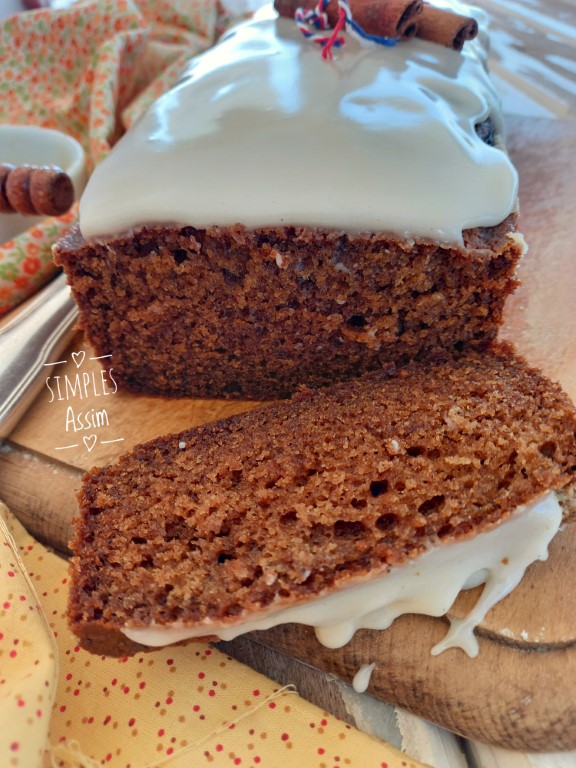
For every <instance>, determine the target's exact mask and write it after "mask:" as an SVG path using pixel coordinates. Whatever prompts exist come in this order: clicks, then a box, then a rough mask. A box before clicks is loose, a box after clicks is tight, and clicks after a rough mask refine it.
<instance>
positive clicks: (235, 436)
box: [69, 348, 576, 655]
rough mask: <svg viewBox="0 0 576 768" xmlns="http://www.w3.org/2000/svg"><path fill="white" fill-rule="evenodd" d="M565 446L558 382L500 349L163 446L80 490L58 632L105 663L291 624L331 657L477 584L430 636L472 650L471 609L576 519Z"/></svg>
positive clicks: (573, 467) (574, 455)
mask: <svg viewBox="0 0 576 768" xmlns="http://www.w3.org/2000/svg"><path fill="white" fill-rule="evenodd" d="M575 432H576V415H575V411H574V408H573V406H572V404H571V403H570V401H569V399H568V398H567V397H566V395H565V394H564V393H563V392H562V391H561V390H560V388H559V387H558V386H557V385H555V384H552V383H551V382H549V381H548V380H547V379H546V378H544V377H543V376H542V375H541V374H540V373H539V372H538V371H536V370H534V369H531V368H530V367H529V366H528V365H526V363H524V362H523V361H522V360H521V359H519V358H517V357H516V356H514V355H513V354H511V353H510V351H509V350H507V349H506V348H499V349H496V350H490V351H486V352H484V353H482V354H479V353H471V354H467V355H463V356H460V357H459V358H458V359H456V360H444V361H426V362H422V363H411V364H409V365H408V366H407V367H405V368H403V369H400V370H398V371H394V370H388V371H384V370H382V371H379V372H372V373H369V374H366V375H365V376H363V377H361V378H359V379H355V380H353V381H351V382H342V383H339V384H337V385H335V386H333V387H329V388H326V389H323V390H319V391H312V390H309V389H302V390H301V391H299V392H298V393H297V394H296V395H295V396H294V397H293V398H292V399H291V400H288V401H281V402H279V403H276V404H272V405H269V406H266V407H261V408H259V409H257V410H255V411H251V412H248V413H243V414H240V415H237V416H233V417H231V418H228V419H225V420H222V421H219V422H215V423H212V424H208V425H206V426H202V427H198V428H194V429H190V430H187V431H185V432H182V433H180V434H176V435H168V436H165V437H161V438H159V439H157V440H154V441H152V442H149V443H147V444H145V445H141V446H138V447H137V448H135V449H134V450H133V451H132V452H131V453H128V454H126V455H124V456H123V457H121V458H120V459H119V461H118V462H117V463H116V464H114V465H111V466H109V467H106V468H103V469H93V470H92V471H90V472H89V473H88V474H87V475H86V476H85V479H84V484H83V489H82V491H81V493H80V496H79V499H80V509H81V518H80V519H79V520H78V521H77V531H76V536H75V540H74V542H73V552H74V555H73V558H72V561H71V589H70V603H69V619H70V622H71V626H72V628H73V630H74V632H75V633H76V634H77V635H78V636H79V638H80V641H81V643H82V644H83V645H84V646H85V647H86V648H88V649H91V650H93V651H94V652H97V653H108V654H113V655H114V654H122V655H123V654H128V653H132V652H134V651H135V650H137V649H139V648H141V647H142V646H143V645H158V644H166V643H170V642H174V641H177V640H181V639H185V638H194V637H221V638H223V639H230V638H231V637H234V636H235V635H237V634H240V633H242V632H246V631H249V630H252V629H262V628H266V627H269V626H272V625H274V624H276V623H284V622H290V621H297V622H301V623H307V624H310V625H312V626H315V627H316V632H317V635H318V637H319V639H320V640H321V641H322V642H323V643H325V644H326V645H330V646H337V645H342V644H344V643H345V642H347V641H348V640H349V639H350V638H351V637H352V635H353V634H354V631H355V630H356V629H358V628H373V629H383V628H385V627H387V626H388V625H389V624H390V623H391V622H392V621H393V619H394V618H395V617H396V616H397V615H399V613H402V612H420V613H428V614H430V615H442V614H443V613H445V612H446V611H447V610H448V608H449V607H450V605H451V602H452V600H453V599H454V597H455V595H456V594H457V592H458V591H459V590H460V589H461V588H463V587H468V586H471V584H472V583H476V584H477V583H479V581H478V580H477V581H475V582H472V581H471V578H472V577H474V576H475V575H476V578H478V574H481V577H480V579H479V580H480V581H482V579H485V580H486V586H485V588H484V591H483V593H482V598H481V599H480V601H479V604H478V605H477V606H476V608H475V611H476V613H475V615H474V616H473V617H472V616H471V617H470V618H469V620H467V621H465V622H464V623H463V625H462V626H460V627H459V628H455V629H454V631H452V630H451V632H452V634H451V635H449V637H448V638H447V639H446V641H445V645H462V646H463V647H464V648H465V649H466V650H467V651H468V652H469V653H470V654H471V655H474V652H475V647H474V638H473V633H472V630H473V627H474V624H475V623H477V622H478V621H480V620H481V618H482V615H483V614H482V611H480V609H481V608H482V610H483V612H485V611H486V610H488V609H489V608H490V607H491V605H493V604H494V602H496V601H497V600H499V599H500V598H501V597H502V596H503V595H504V594H507V593H508V592H509V591H510V590H511V589H513V587H514V586H515V585H516V583H517V582H518V581H519V579H520V578H521V576H522V574H523V572H524V569H525V568H526V567H527V565H528V564H529V563H530V562H532V561H533V560H535V559H543V558H545V557H546V547H547V544H548V543H549V541H550V540H551V538H552V537H553V536H554V534H555V532H556V531H557V530H558V527H559V525H560V523H561V522H562V519H564V520H569V519H571V518H572V517H573V516H574V513H575V511H576V509H575V503H574V479H575V472H576V437H575ZM560 505H561V506H560ZM561 507H562V508H561ZM463 548H464V549H463ZM398 590H400V592H401V596H402V599H401V600H400V598H399V597H398V594H400V593H398ZM396 598H397V599H396ZM478 611H480V615H478ZM437 650H441V648H439V649H437Z"/></svg>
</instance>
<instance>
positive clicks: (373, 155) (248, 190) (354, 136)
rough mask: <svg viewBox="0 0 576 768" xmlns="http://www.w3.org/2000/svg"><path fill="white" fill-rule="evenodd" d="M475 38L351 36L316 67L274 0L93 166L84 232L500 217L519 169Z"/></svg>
mask: <svg viewBox="0 0 576 768" xmlns="http://www.w3.org/2000/svg"><path fill="white" fill-rule="evenodd" d="M484 37H485V35H480V36H479V38H478V39H477V40H474V41H473V42H472V43H471V44H467V45H466V46H465V48H464V51H463V52H462V53H457V52H455V51H452V50H450V49H448V48H444V47H443V46H439V45H434V44H431V43H427V42H424V41H420V40H413V41H410V42H409V43H404V44H402V45H398V46H396V47H395V48H389V49H386V50H383V49H382V48H381V47H380V46H373V47H368V48H366V47H362V46H361V45H360V44H359V43H357V42H356V41H354V40H353V39H349V40H348V41H347V44H346V46H345V47H344V48H343V49H341V50H340V51H338V52H336V55H335V59H334V61H333V62H326V61H324V60H323V59H322V57H321V56H320V55H319V53H318V50H317V47H316V46H314V45H310V44H309V43H307V42H306V41H305V40H304V39H303V38H302V36H301V33H300V32H299V31H298V29H297V28H296V25H295V24H294V23H293V22H292V21H291V20H289V19H277V18H276V14H275V12H274V11H273V10H272V9H271V8H266V9H263V10H262V11H261V12H260V13H259V14H258V15H257V16H256V18H255V19H254V20H252V21H250V22H247V23H244V24H241V25H239V26H238V27H236V28H235V29H234V30H232V31H230V32H229V33H228V34H226V35H225V36H224V37H223V38H222V40H221V41H220V42H219V44H217V45H216V46H215V47H214V48H212V49H210V50H209V51H207V52H206V53H204V54H202V55H201V56H198V57H196V58H195V59H193V60H192V61H191V62H190V64H189V67H188V69H187V71H186V73H185V75H184V77H183V78H182V80H181V81H180V83H179V84H178V85H177V86H176V87H175V88H174V89H172V90H171V91H169V92H168V93H167V94H165V95H164V96H163V97H161V98H160V99H159V100H158V101H157V102H156V103H155V104H154V105H153V106H152V108H151V109H150V110H149V111H148V112H147V113H146V115H144V116H143V117H142V118H141V119H140V120H139V121H138V122H137V123H136V124H135V125H134V126H133V127H132V128H131V130H130V131H129V132H128V134H127V135H126V136H125V137H124V138H123V139H121V140H120V142H119V143H118V144H117V145H116V147H115V148H114V150H113V151H112V152H111V153H110V155H109V156H108V157H107V158H106V159H105V160H104V162H103V163H101V164H100V165H99V166H98V167H97V168H96V170H95V172H94V173H93V175H92V178H91V179H90V182H89V184H88V187H87V190H86V191H85V193H84V195H83V197H82V200H81V205H80V228H81V231H82V234H83V235H84V237H85V238H90V237H104V236H108V235H111V234H114V233H116V234H117V233H119V232H125V231H130V230H132V229H133V228H135V227H138V226H140V225H144V224H151V223H157V224H167V225H172V224H174V223H175V222H178V223H181V224H189V225H192V226H196V227H204V226H211V225H221V226H228V225H234V224H237V223H241V224H244V225H246V226H247V227H260V226H284V225H295V226H312V227H326V228H333V229H337V230H344V231H348V232H388V233H392V234H395V235H397V236H399V237H403V238H413V237H418V238H424V239H432V240H434V241H436V242H446V243H460V242H461V241H462V230H463V229H466V228H468V227H477V226H491V225H495V224H498V223H500V222H501V221H503V220H504V219H505V218H506V216H507V215H508V214H509V213H511V211H512V210H513V209H514V207H515V202H516V191H517V175H516V172H515V170H514V168H513V166H512V164H511V163H510V160H509V159H508V157H507V155H506V154H505V152H503V151H502V150H501V149H499V148H496V147H491V146H487V145H486V144H485V143H484V142H482V141H481V140H480V138H479V137H478V136H477V135H476V132H475V127H474V126H475V124H477V123H478V122H481V121H482V120H484V119H486V118H487V117H488V116H490V117H491V118H492V119H493V120H494V121H495V123H496V127H497V130H498V131H500V129H501V124H500V111H499V110H500V107H499V100H498V97H497V95H496V93H495V91H494V89H493V86H492V84H491V83H490V81H489V78H488V75H487V73H486V69H485V50H484V48H483V46H482V42H481V40H483V39H484Z"/></svg>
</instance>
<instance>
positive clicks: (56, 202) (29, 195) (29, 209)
mask: <svg viewBox="0 0 576 768" xmlns="http://www.w3.org/2000/svg"><path fill="white" fill-rule="evenodd" d="M73 202H74V187H73V185H72V180H71V179H70V177H69V176H68V174H67V173H64V171H63V170H62V169H61V168H58V167H57V166H34V165H21V166H14V165H11V164H10V163H3V164H1V165H0V212H1V213H21V214H24V215H28V216H62V214H64V213H66V211H68V210H69V209H70V207H71V206H72V203H73Z"/></svg>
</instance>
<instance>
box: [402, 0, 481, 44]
mask: <svg viewBox="0 0 576 768" xmlns="http://www.w3.org/2000/svg"><path fill="white" fill-rule="evenodd" d="M477 34H478V24H477V22H476V20H475V19H473V18H471V17H470V16H461V15H460V14H458V13H454V12H453V11H448V10H446V9H444V8H435V7H434V6H433V5H429V4H428V3H424V7H423V8H422V12H421V13H420V15H419V16H418V29H417V31H416V36H417V37H419V38H421V39H422V40H428V41H429V42H431V43H438V44H439V45H445V46H446V47H448V48H453V49H454V50H455V51H461V50H462V47H463V45H464V43H465V42H466V41H467V40H473V39H474V38H475V37H476V35H477Z"/></svg>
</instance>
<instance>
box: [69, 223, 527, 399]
mask: <svg viewBox="0 0 576 768" xmlns="http://www.w3.org/2000/svg"><path fill="white" fill-rule="evenodd" d="M522 250H523V241H522V238H521V236H520V235H519V234H517V233H516V232H515V216H514V215H512V216H510V217H509V218H508V219H507V220H506V221H505V222H503V223H502V224H501V225H499V226H498V227H491V228H484V229H474V230H467V231H466V232H464V241H463V245H462V246H452V247H448V246H441V245H438V244H437V243H432V242H414V241H409V242H402V241H400V240H398V238H394V237H387V236H385V235H382V234H379V235H351V234H344V233H342V232H334V231H329V230H320V229H311V228H306V227H273V228H264V229H256V230H248V229H246V228H245V227H243V226H240V225H238V226H235V227H211V228H208V229H196V228H194V227H191V226H184V227H144V228H142V229H140V230H137V231H135V232H133V233H131V234H129V235H126V236H124V237H121V236H115V237H113V238H111V239H108V240H105V241H96V240H94V241H89V242H85V241H84V240H83V239H82V237H81V235H80V233H79V231H78V230H77V231H76V232H75V233H73V234H72V235H70V236H69V237H67V238H65V239H63V240H62V241H61V242H60V243H59V244H58V246H57V248H56V251H55V258H56V261H57V263H58V264H60V265H62V266H63V267H64V268H65V270H66V273H67V276H68V281H69V283H70V285H71V288H72V293H73V295H74V298H75V300H76V302H77V304H78V306H79V309H80V323H81V326H82V327H83V328H84V330H85V332H86V335H87V338H88V340H89V342H90V344H91V345H92V346H93V348H94V350H95V351H96V354H97V355H112V356H113V360H114V373H115V378H117V380H118V382H119V384H120V385H121V386H123V387H124V388H125V389H128V390H131V391H134V392H144V393H148V394H154V393H155V394H160V395H168V396H193V397H227V398H241V399H256V400H264V399H276V398H279V397H287V396H289V395H291V394H292V393H293V392H294V391H295V390H296V388H297V387H298V386H299V385H300V384H305V385H308V386H311V387H320V386H325V385H328V384H330V383H333V382H335V381H340V380H346V379H349V378H353V377H356V376H358V375H360V374H362V373H364V372H366V371H370V370H376V369H378V368H380V367H381V366H383V365H387V364H389V363H390V362H394V363H405V362H407V361H408V360H411V359H420V358H423V357H425V356H427V355H429V354H431V353H433V352H435V351H436V350H438V349H448V350H454V349H456V350H462V349H481V348H484V347H486V346H487V345H489V344H490V342H491V341H492V340H493V339H495V338H496V334H497V331H498V327H499V325H500V323H501V320H502V311H503V307H504V302H505V299H506V297H507V296H508V295H509V294H510V293H511V291H512V290H513V289H514V287H515V285H516V282H515V279H514V271H515V268H516V265H517V262H518V260H519V258H520V256H521V254H522Z"/></svg>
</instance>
